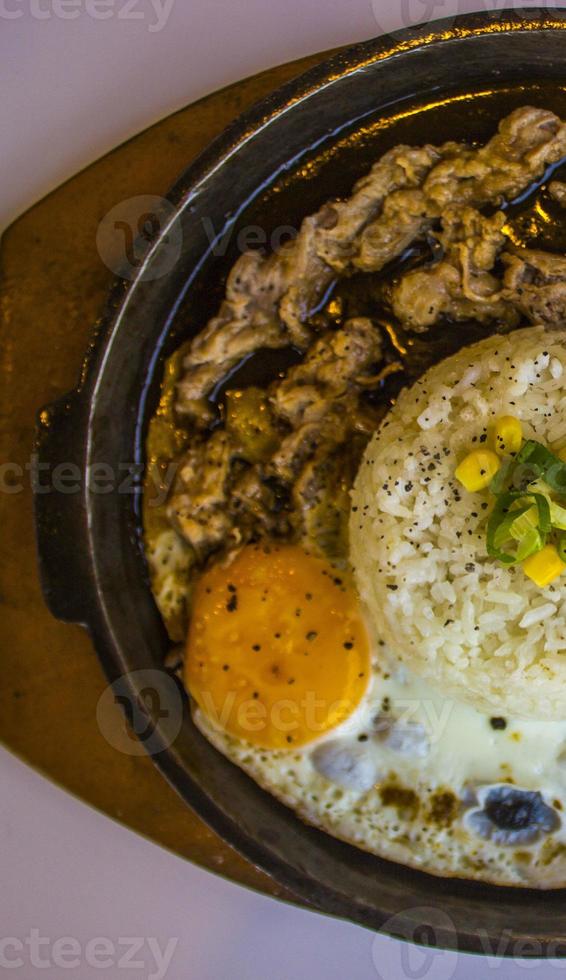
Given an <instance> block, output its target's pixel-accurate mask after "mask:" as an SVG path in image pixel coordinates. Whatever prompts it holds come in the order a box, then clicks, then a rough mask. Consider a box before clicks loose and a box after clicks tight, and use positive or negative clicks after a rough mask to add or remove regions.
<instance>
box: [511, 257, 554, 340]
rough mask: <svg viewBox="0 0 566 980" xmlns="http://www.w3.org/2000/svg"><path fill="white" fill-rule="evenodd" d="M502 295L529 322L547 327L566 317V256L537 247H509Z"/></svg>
mask: <svg viewBox="0 0 566 980" xmlns="http://www.w3.org/2000/svg"><path fill="white" fill-rule="evenodd" d="M502 258H503V262H504V263H505V266H506V271H505V276H504V285H505V291H504V295H505V298H506V300H507V302H508V303H510V304H512V305H513V306H514V307H515V309H517V310H518V311H520V312H521V313H522V314H523V316H526V317H527V318H528V319H529V320H530V321H531V322H532V323H546V324H548V325H549V326H558V325H560V324H564V321H565V320H566V257H565V256H563V255H553V254H551V253H550V252H542V251H540V250H538V249H526V248H525V249H518V248H514V247H513V248H509V250H508V251H507V252H506V253H504V254H503V256H502Z"/></svg>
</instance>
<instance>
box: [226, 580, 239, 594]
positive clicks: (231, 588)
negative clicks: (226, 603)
mask: <svg viewBox="0 0 566 980" xmlns="http://www.w3.org/2000/svg"><path fill="white" fill-rule="evenodd" d="M237 591H238V590H237V589H236V586H235V585H232V583H231V582H230V583H229V584H228V592H237Z"/></svg>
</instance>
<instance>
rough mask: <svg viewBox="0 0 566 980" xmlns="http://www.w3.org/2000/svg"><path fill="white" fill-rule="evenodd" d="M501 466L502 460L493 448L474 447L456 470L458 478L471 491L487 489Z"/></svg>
mask: <svg viewBox="0 0 566 980" xmlns="http://www.w3.org/2000/svg"><path fill="white" fill-rule="evenodd" d="M500 467H501V460H500V459H499V457H498V456H496V455H495V453H492V451H491V449H474V451H473V453H470V454H469V456H466V458H465V459H463V460H462V462H461V463H460V465H459V467H458V469H457V470H456V473H455V476H456V479H457V480H459V481H460V483H461V484H462V486H464V487H465V489H466V490H469V492H470V493H476V491H477V490H485V488H486V487H488V486H489V484H490V483H491V481H492V480H493V477H494V476H495V474H496V473H497V471H498V470H499V469H500Z"/></svg>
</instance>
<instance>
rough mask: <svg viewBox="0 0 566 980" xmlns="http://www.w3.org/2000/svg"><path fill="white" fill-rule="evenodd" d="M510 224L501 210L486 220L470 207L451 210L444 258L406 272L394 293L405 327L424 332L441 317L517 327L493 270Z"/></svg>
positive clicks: (444, 236) (392, 298)
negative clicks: (506, 224)
mask: <svg viewBox="0 0 566 980" xmlns="http://www.w3.org/2000/svg"><path fill="white" fill-rule="evenodd" d="M505 221H506V219H505V215H504V214H503V213H502V212H500V211H499V212H497V213H496V214H494V215H493V216H492V217H491V218H485V217H483V216H482V215H481V214H480V213H479V211H476V210H475V209H474V208H470V207H465V208H448V209H447V210H446V212H445V214H444V217H443V220H442V230H441V232H440V233H439V234H438V235H437V238H438V241H439V244H440V247H441V250H442V253H443V258H442V259H441V260H440V261H439V262H437V263H436V264H434V265H432V266H429V267H428V268H424V269H423V268H421V269H415V270H414V271H412V272H409V273H407V275H405V276H402V277H401V279H400V280H399V281H398V282H397V283H396V284H394V285H393V286H392V287H391V288H390V290H389V293H388V296H389V301H390V304H391V307H392V310H393V312H394V314H395V316H396V318H397V319H398V320H399V322H400V323H401V324H402V325H403V326H404V327H405V329H408V330H413V331H415V332H417V333H419V332H422V331H423V330H427V329H428V328H429V327H431V326H432V325H433V324H434V323H436V322H437V321H438V320H439V319H440V318H441V317H449V318H450V319H452V320H456V321H463V320H476V321H478V322H479V323H488V322H491V321H493V320H498V321H500V322H501V323H502V324H506V325H508V326H514V325H516V324H517V323H518V320H519V316H518V314H517V312H516V310H515V309H514V308H513V307H510V306H509V304H508V303H507V302H505V300H504V299H503V295H502V283H501V282H500V281H499V280H498V279H497V278H496V277H495V276H494V275H493V274H492V272H491V270H492V269H493V267H494V265H495V263H496V260H497V258H498V256H499V255H500V253H501V251H502V250H503V247H504V245H505V244H506V241H507V239H506V237H505V235H504V234H503V231H502V229H503V227H504V225H505Z"/></svg>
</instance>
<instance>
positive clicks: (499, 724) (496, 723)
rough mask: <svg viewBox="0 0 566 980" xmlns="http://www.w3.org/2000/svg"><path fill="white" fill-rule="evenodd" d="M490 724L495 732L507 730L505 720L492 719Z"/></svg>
mask: <svg viewBox="0 0 566 980" xmlns="http://www.w3.org/2000/svg"><path fill="white" fill-rule="evenodd" d="M489 724H490V725H491V727H492V728H493V730H494V731H495V732H502V731H504V730H505V729H506V728H507V722H506V721H505V718H490V719H489Z"/></svg>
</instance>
